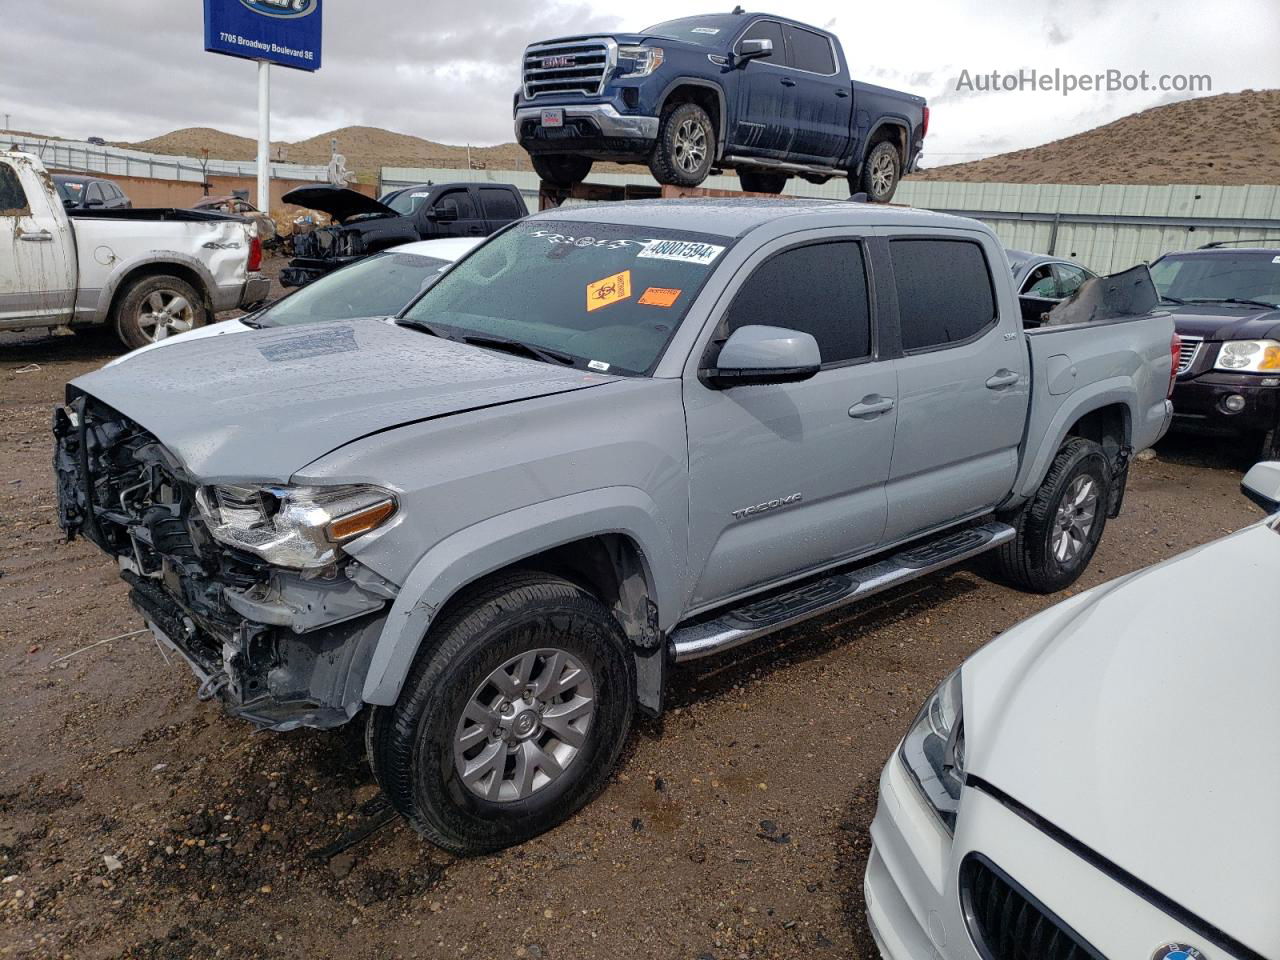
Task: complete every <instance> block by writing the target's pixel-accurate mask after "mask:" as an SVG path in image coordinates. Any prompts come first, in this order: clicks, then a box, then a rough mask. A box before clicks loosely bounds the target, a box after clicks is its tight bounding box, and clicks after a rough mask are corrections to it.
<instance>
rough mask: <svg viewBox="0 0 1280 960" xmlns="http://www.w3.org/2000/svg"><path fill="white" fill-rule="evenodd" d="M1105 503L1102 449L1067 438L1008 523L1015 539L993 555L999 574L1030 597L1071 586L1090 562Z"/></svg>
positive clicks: (1107, 486)
mask: <svg viewBox="0 0 1280 960" xmlns="http://www.w3.org/2000/svg"><path fill="white" fill-rule="evenodd" d="M1110 502H1111V467H1110V465H1109V464H1108V463H1107V458H1106V456H1105V454H1103V452H1102V447H1100V446H1098V444H1096V443H1094V442H1093V441H1092V440H1083V439H1081V438H1079V437H1073V438H1071V439H1068V440H1067V442H1066V443H1064V444H1063V445H1062V449H1061V450H1059V451H1058V455H1057V456H1056V457H1055V458H1054V460H1053V463H1052V464H1050V466H1049V472H1048V473H1047V474H1046V475H1045V478H1044V482H1043V483H1041V484H1040V489H1039V490H1037V491H1036V493H1035V496H1033V497H1032V498H1031V500H1030V502H1029V503H1027V504H1026V505H1025V506H1023V508H1022V509H1021V510H1020V511H1019V512H1018V515H1017V517H1016V518H1015V519H1013V520H1012V521H1011V522H1012V523H1013V526H1014V528H1015V529H1016V530H1017V536H1015V537H1014V538H1013V539H1012V540H1010V541H1009V542H1008V543H1005V544H1003V545H1002V546H1001V547H1000V548H999V549H998V550H997V551H996V563H997V565H998V567H999V572H1000V574H1001V576H1003V577H1004V579H1006V580H1008V581H1009V582H1011V583H1012V584H1014V585H1015V586H1018V587H1022V588H1023V589H1024V590H1030V591H1032V592H1034V593H1054V592H1056V591H1058V590H1062V589H1064V588H1066V587H1069V586H1071V584H1073V583H1075V582H1076V580H1077V579H1079V577H1080V574H1082V573H1084V571H1085V568H1086V567H1088V566H1089V561H1090V560H1092V559H1093V552H1094V551H1095V550H1096V549H1097V548H1098V541H1099V540H1101V539H1102V531H1103V528H1105V527H1106V525H1107V505H1108V504H1109V503H1110Z"/></svg>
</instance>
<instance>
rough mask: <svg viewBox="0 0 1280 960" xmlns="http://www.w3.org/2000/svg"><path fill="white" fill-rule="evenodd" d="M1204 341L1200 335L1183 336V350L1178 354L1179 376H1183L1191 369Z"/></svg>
mask: <svg viewBox="0 0 1280 960" xmlns="http://www.w3.org/2000/svg"><path fill="white" fill-rule="evenodd" d="M1203 342H1204V341H1202V340H1201V339H1200V338H1199V337H1185V336H1184V337H1182V352H1181V353H1179V354H1178V376H1182V375H1183V374H1184V373H1186V372H1187V371H1188V370H1190V369H1191V365H1192V364H1193V363H1195V362H1196V357H1197V356H1198V355H1199V353H1200V346H1201V344H1202V343H1203Z"/></svg>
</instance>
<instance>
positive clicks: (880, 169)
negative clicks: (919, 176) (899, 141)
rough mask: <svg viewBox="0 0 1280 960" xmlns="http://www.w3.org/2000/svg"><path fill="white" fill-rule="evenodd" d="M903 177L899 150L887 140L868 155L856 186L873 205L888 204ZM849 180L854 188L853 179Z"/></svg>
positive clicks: (878, 144) (872, 149) (873, 148)
mask: <svg viewBox="0 0 1280 960" xmlns="http://www.w3.org/2000/svg"><path fill="white" fill-rule="evenodd" d="M901 176H902V158H901V157H899V156H898V148H897V147H895V146H894V145H893V144H892V143H890V142H889V141H887V140H885V141H882V142H880V143H877V144H876V145H875V146H874V147H872V148H871V152H870V153H869V154H867V159H866V161H865V162H864V163H863V164H862V177H861V178H860V180H859V181H858V183H857V184H856V185H857V187H858V190H861V192H863V193H865V194H866V195H867V199H868V200H870V201H871V202H872V203H888V202H889V201H890V200H892V199H893V194H894V192H895V191H896V190H897V189H898V180H899V179H900V178H901ZM849 180H850V186H851V187H852V186H854V185H855V184H854V182H853V177H850V178H849ZM858 190H854V191H853V192H854V193H856V192H858Z"/></svg>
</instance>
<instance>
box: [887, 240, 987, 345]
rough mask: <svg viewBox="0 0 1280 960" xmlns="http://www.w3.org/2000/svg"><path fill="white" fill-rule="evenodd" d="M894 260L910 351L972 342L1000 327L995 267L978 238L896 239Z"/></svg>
mask: <svg viewBox="0 0 1280 960" xmlns="http://www.w3.org/2000/svg"><path fill="white" fill-rule="evenodd" d="M889 259H890V262H891V263H892V265H893V278H894V286H895V289H896V291H897V295H898V317H899V322H900V325H901V333H902V349H903V350H904V351H905V352H907V353H911V352H913V351H924V350H935V349H938V348H941V347H949V346H955V345H957V344H961V343H966V342H968V341H970V340H974V339H977V338H978V337H979V336H981V335H982V334H984V333H985V332H986V331H987V330H989V329H991V328H992V327H994V326H995V323H996V319H997V318H996V299H995V288H994V286H993V285H992V282H991V268H990V265H989V264H988V263H987V258H986V254H985V253H983V250H982V246H981V244H979V243H978V242H977V241H976V240H934V239H919V240H915V239H901V240H891V241H890V242H889Z"/></svg>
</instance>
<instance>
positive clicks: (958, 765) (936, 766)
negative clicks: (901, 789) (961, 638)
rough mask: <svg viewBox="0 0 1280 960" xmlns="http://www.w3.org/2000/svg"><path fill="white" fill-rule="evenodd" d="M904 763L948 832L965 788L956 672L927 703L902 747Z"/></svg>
mask: <svg viewBox="0 0 1280 960" xmlns="http://www.w3.org/2000/svg"><path fill="white" fill-rule="evenodd" d="M901 757H902V762H903V763H904V764H905V765H906V768H907V771H908V772H909V773H910V774H911V778H912V779H913V780H915V782H916V785H917V786H919V787H920V792H921V793H922V794H924V798H925V800H927V801H928V803H929V806H931V807H932V808H933V809H934V811H935V812H936V813H937V814H938V817H939V818H940V819H941V820H942V822H943V823H944V824H945V825H946V827H947V829H948V830H950V831H954V830H955V827H956V808H957V807H958V806H959V805H960V789H961V788H962V787H963V786H964V703H963V700H962V698H961V693H960V671H959V670H957V671H956V672H955V673H953V674H951V676H949V677H947V679H946V680H944V681H942V685H941V686H939V687H938V689H937V690H935V691H934V692H933V693H932V694H931V695H930V697H929V699H928V700H926V701H925V702H924V707H922V708H921V710H920V713H919V715H918V716H917V717H916V719H915V722H914V723H913V724H911V729H910V730H908V731H907V735H906V737H905V738H904V739H903V741H902V747H901Z"/></svg>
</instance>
